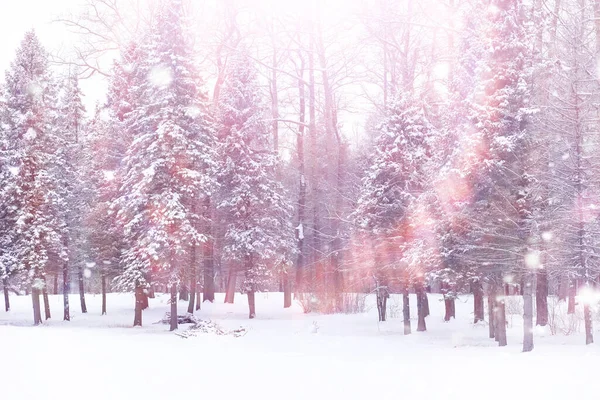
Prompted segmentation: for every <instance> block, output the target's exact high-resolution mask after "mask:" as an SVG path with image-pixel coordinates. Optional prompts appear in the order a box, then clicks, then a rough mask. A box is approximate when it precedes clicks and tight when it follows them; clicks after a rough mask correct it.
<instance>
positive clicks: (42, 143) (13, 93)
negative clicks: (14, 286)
mask: <svg viewBox="0 0 600 400" xmlns="http://www.w3.org/2000/svg"><path fill="white" fill-rule="evenodd" d="M5 101H6V116H7V117H6V120H5V123H6V125H7V126H6V127H5V128H6V131H7V135H6V136H7V138H8V140H9V143H10V145H9V146H10V147H9V148H7V149H6V151H7V153H8V157H7V162H8V165H9V170H10V172H11V174H10V176H9V177H8V178H9V179H8V181H7V184H6V185H5V188H4V194H3V196H2V198H3V201H4V204H3V208H4V207H7V208H8V209H10V210H11V214H12V215H11V219H12V220H11V224H12V226H11V229H12V231H13V234H12V235H11V236H12V238H13V242H12V246H11V251H12V252H13V253H14V257H15V260H17V264H16V265H15V267H16V269H17V270H18V271H21V272H23V273H24V274H23V277H24V282H25V283H26V284H28V285H31V288H32V291H31V293H32V300H33V309H34V323H35V324H36V325H37V324H39V323H41V320H42V317H41V310H40V299H39V295H40V294H41V293H42V292H44V291H45V288H46V276H45V273H46V268H47V267H48V265H49V264H50V262H51V260H52V259H53V258H54V259H56V258H58V257H61V256H63V255H64V252H65V249H64V245H63V242H62V231H63V229H64V223H63V221H61V213H62V212H63V210H64V207H65V206H66V204H65V201H64V198H63V197H62V196H61V190H60V185H59V183H58V182H59V180H60V177H59V171H60V169H61V167H62V165H63V163H64V162H65V160H64V159H63V158H62V157H61V156H60V153H59V149H60V147H61V144H62V143H61V141H62V138H61V136H60V135H61V132H59V131H58V130H57V127H58V126H59V124H57V110H56V104H57V102H58V97H57V89H56V85H55V84H54V83H53V78H52V76H51V74H50V71H49V68H48V55H47V53H46V51H45V50H44V49H43V48H42V46H41V45H40V43H39V41H38V39H37V36H36V35H35V33H34V32H28V33H27V34H26V35H25V38H24V40H23V41H22V43H21V47H20V48H19V49H18V50H17V56H16V59H15V61H14V62H13V63H12V64H11V68H10V69H9V71H8V72H7V74H6V89H5ZM45 300H47V296H45ZM46 317H49V307H48V305H47V301H46Z"/></svg>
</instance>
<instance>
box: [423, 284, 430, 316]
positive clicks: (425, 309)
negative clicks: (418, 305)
mask: <svg viewBox="0 0 600 400" xmlns="http://www.w3.org/2000/svg"><path fill="white" fill-rule="evenodd" d="M421 294H422V296H423V299H422V301H423V316H425V317H429V297H427V292H426V291H425V288H423V290H422V292H421Z"/></svg>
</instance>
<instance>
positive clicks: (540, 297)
mask: <svg viewBox="0 0 600 400" xmlns="http://www.w3.org/2000/svg"><path fill="white" fill-rule="evenodd" d="M535 308H536V319H535V323H536V325H540V326H546V325H547V324H548V271H546V269H545V268H540V269H539V270H538V272H537V286H536V291H535Z"/></svg>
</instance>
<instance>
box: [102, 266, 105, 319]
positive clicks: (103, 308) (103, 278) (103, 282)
mask: <svg viewBox="0 0 600 400" xmlns="http://www.w3.org/2000/svg"><path fill="white" fill-rule="evenodd" d="M101 280H102V282H101V284H102V315H106V274H105V273H104V271H103V272H102V278H101Z"/></svg>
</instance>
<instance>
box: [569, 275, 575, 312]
mask: <svg viewBox="0 0 600 400" xmlns="http://www.w3.org/2000/svg"><path fill="white" fill-rule="evenodd" d="M576 294H577V280H575V279H573V278H571V279H570V280H569V304H568V306H567V314H575V295H576Z"/></svg>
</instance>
